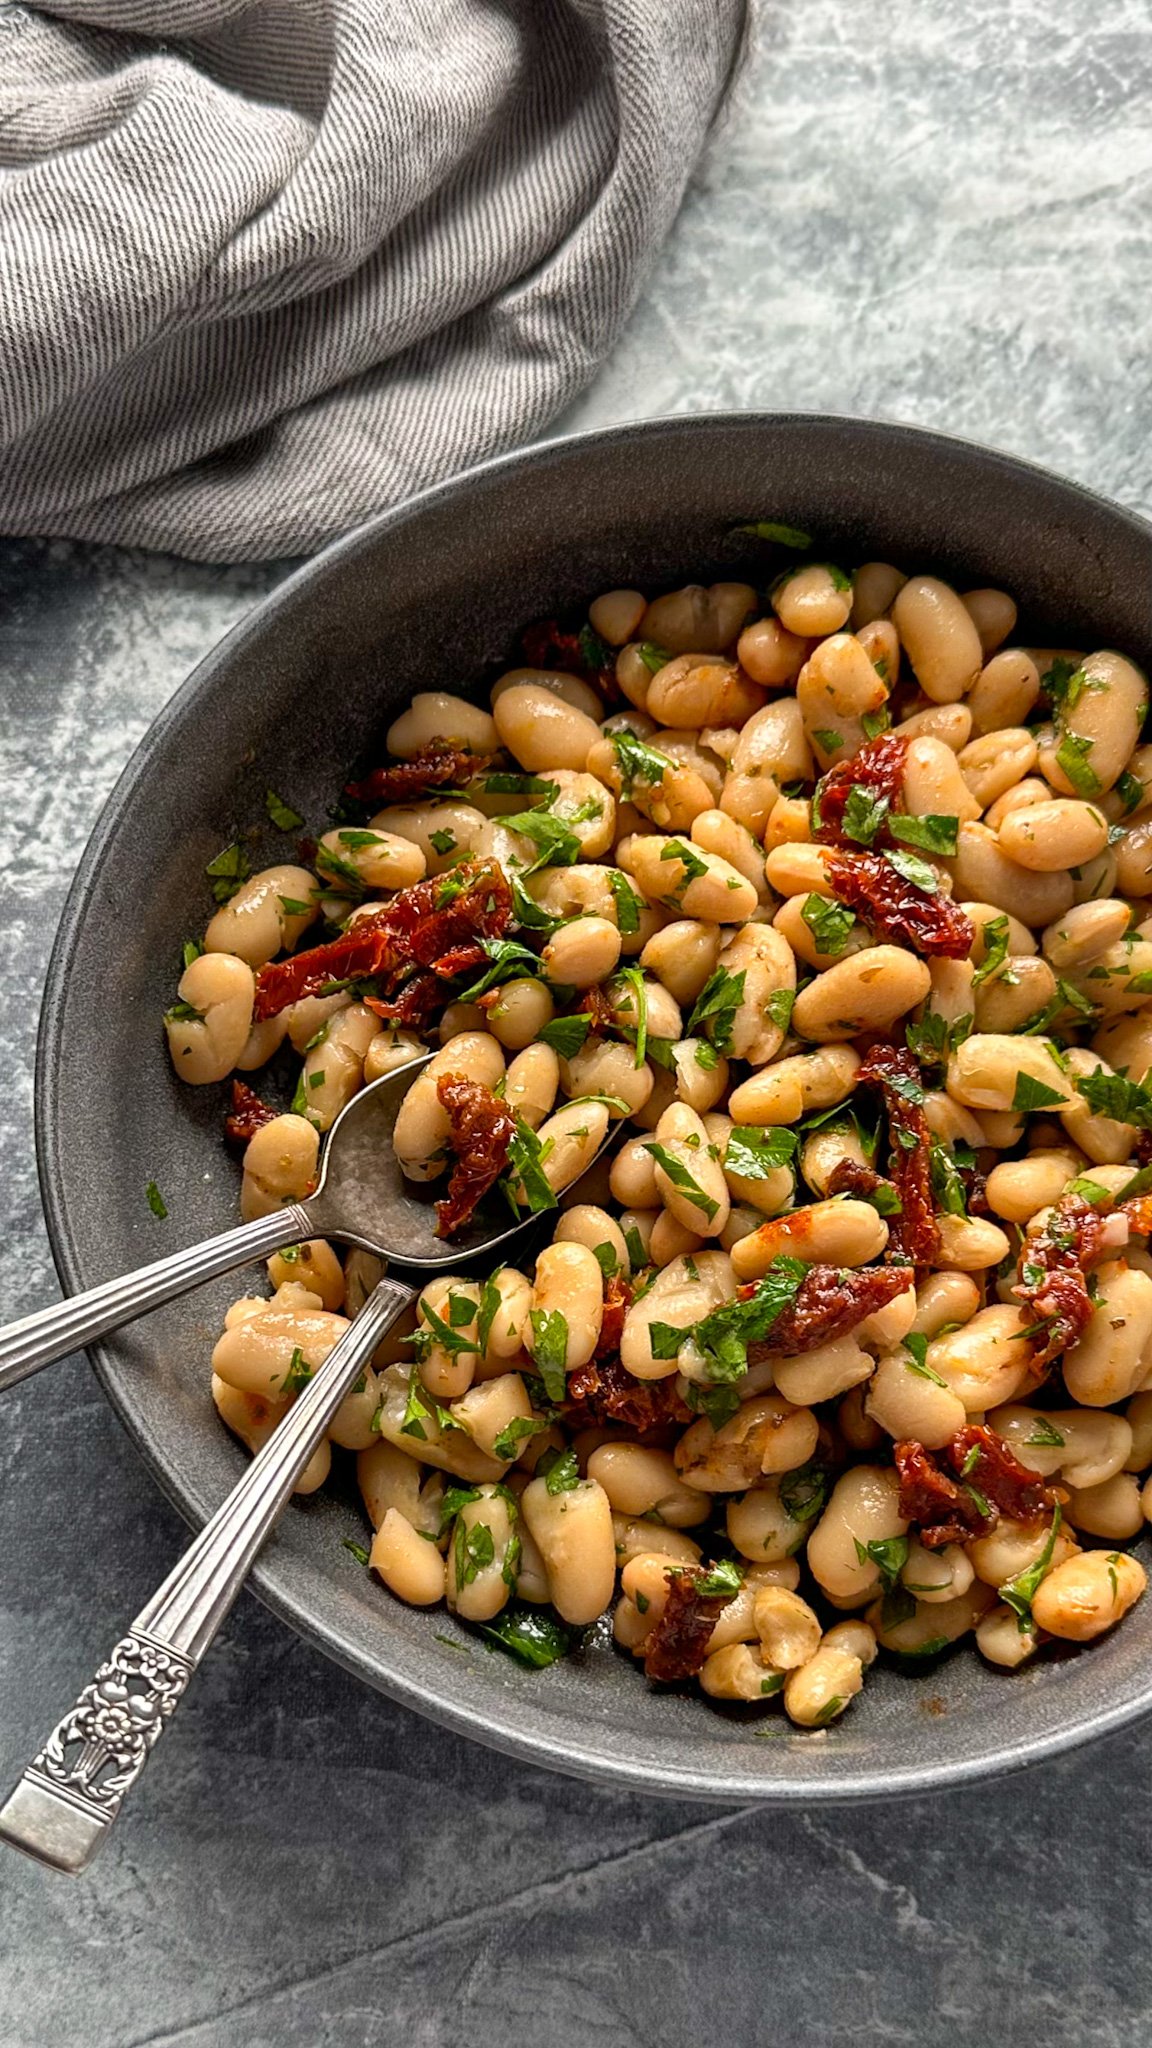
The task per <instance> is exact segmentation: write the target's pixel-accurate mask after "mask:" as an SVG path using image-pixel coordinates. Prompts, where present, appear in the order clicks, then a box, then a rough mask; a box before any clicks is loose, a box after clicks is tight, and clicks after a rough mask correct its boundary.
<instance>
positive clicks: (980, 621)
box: [960, 590, 1016, 654]
mask: <svg viewBox="0 0 1152 2048" xmlns="http://www.w3.org/2000/svg"><path fill="white" fill-rule="evenodd" d="M960 602H961V604H962V605H963V607H964V609H965V611H966V612H967V614H968V616H969V618H970V619H971V621H972V623H973V625H974V626H975V628H976V631H977V632H978V633H979V635H980V645H981V647H982V648H983V650H984V653H985V654H991V652H992V650H993V648H996V647H1000V646H1002V645H1003V643H1004V641H1005V640H1007V638H1008V635H1009V633H1011V631H1012V629H1013V627H1014V626H1015V624H1016V606H1015V604H1014V602H1013V600H1012V599H1011V598H1010V597H1009V595H1008V592H1007V591H1006V590H966V591H965V592H964V594H963V596H962V597H961V599H960Z"/></svg>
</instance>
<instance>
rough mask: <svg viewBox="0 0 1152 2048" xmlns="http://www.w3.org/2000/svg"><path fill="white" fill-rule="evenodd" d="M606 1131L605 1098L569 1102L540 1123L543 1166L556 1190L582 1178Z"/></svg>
mask: <svg viewBox="0 0 1152 2048" xmlns="http://www.w3.org/2000/svg"><path fill="white" fill-rule="evenodd" d="M607 1135H608V1111H607V1109H606V1108H605V1106H604V1104H603V1103H602V1102H569V1103H566V1104H565V1106H564V1108H563V1109H558V1110H557V1111H556V1114H555V1116H550V1117H549V1118H548V1119H547V1121H546V1122H545V1123H542V1124H541V1126H540V1129H539V1131H538V1132H537V1136H538V1137H539V1140H540V1145H541V1161H540V1170H541V1172H542V1173H543V1175H544V1178H545V1180H546V1181H547V1182H548V1185H549V1187H550V1188H551V1189H552V1191H553V1193H554V1194H559V1193H560V1191H561V1189H563V1188H567V1187H570V1186H571V1185H572V1182H573V1181H574V1180H579V1178H580V1175H581V1174H582V1173H583V1172H584V1169H585V1167H587V1166H590V1165H591V1164H592V1161H593V1159H594V1158H595V1156H596V1154H597V1152H598V1151H599V1150H600V1147H601V1145H602V1144H603V1143H604V1140H605V1138H606V1137H607ZM520 1194H521V1195H522V1194H523V1190H522V1189H521V1190H520Z"/></svg>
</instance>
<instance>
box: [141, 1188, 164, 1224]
mask: <svg viewBox="0 0 1152 2048" xmlns="http://www.w3.org/2000/svg"><path fill="white" fill-rule="evenodd" d="M144 1194H145V1198H146V1200H147V1203H148V1207H149V1208H150V1209H151V1211H152V1214H153V1215H154V1216H158V1217H159V1218H160V1221H161V1223H163V1221H164V1219H165V1217H166V1216H167V1214H168V1204H167V1203H166V1202H165V1200H164V1197H163V1195H162V1194H161V1193H160V1190H159V1188H158V1187H157V1185H156V1183H155V1181H154V1180H150V1181H149V1183H148V1185H147V1187H146V1188H145V1190H144Z"/></svg>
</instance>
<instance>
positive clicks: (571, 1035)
mask: <svg viewBox="0 0 1152 2048" xmlns="http://www.w3.org/2000/svg"><path fill="white" fill-rule="evenodd" d="M591 1029H592V1017H591V1013H590V1012H589V1011H588V1010H581V1011H580V1012H579V1014H578V1015H576V1016H574V1017H553V1019H552V1021H551V1023H549V1024H545V1025H542V1027H541V1030H540V1039H541V1043H542V1044H544V1045H550V1046H551V1047H552V1050H553V1052H555V1053H559V1055H560V1058H561V1059H562V1060H571V1059H575V1057H576V1054H577V1053H578V1052H579V1050H580V1048H581V1046H582V1045H583V1043H584V1040H585V1039H586V1038H587V1036H588V1033H589V1032H590V1031H591Z"/></svg>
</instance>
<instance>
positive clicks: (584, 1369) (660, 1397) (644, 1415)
mask: <svg viewBox="0 0 1152 2048" xmlns="http://www.w3.org/2000/svg"><path fill="white" fill-rule="evenodd" d="M564 1416H565V1420H566V1421H568V1422H571V1423H572V1424H574V1426H575V1427H576V1428H577V1429H587V1428H589V1427H590V1426H591V1425H594V1424H605V1423H619V1424H621V1425H622V1427H623V1428H625V1429H631V1430H634V1431H635V1432H636V1435H637V1436H651V1435H652V1434H653V1432H655V1431H658V1430H659V1431H666V1430H667V1429H668V1428H669V1427H670V1426H675V1427H678V1428H683V1426H684V1424H685V1423H688V1422H691V1421H692V1420H693V1417H692V1412H691V1410H690V1409H689V1408H688V1407H687V1406H686V1404H685V1402H684V1401H683V1399H682V1398H681V1396H680V1394H679V1392H678V1391H677V1386H676V1378H675V1374H673V1376H672V1377H671V1378H670V1379H663V1380H637V1379H633V1377H632V1374H631V1373H630V1372H628V1371H626V1369H625V1367H624V1366H622V1365H621V1363H620V1360H619V1358H618V1357H616V1356H615V1354H612V1353H609V1354H608V1355H606V1356H605V1357H603V1358H600V1357H597V1358H592V1359H590V1360H589V1361H588V1364H587V1365H580V1366H577V1368H576V1370H575V1372H570V1373H569V1375H568V1385H567V1387H566V1389H565V1400H564Z"/></svg>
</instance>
